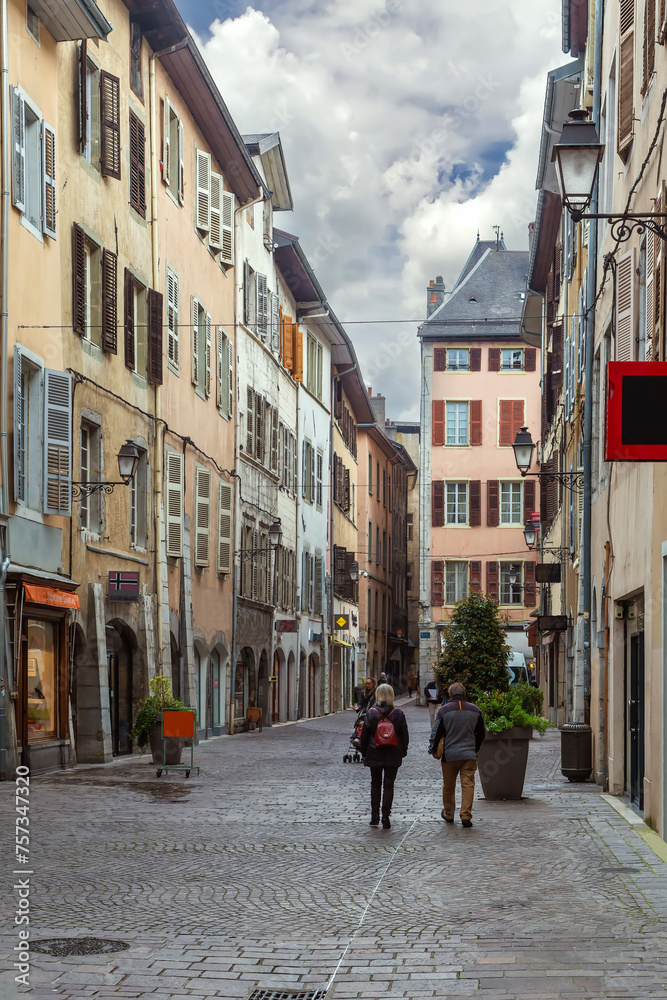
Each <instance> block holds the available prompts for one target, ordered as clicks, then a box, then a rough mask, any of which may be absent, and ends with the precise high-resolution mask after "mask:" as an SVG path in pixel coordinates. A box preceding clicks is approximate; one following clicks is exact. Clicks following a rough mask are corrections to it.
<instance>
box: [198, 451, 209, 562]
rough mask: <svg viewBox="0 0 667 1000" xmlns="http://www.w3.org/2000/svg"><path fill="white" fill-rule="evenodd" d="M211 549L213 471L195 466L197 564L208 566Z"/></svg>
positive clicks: (201, 466)
mask: <svg viewBox="0 0 667 1000" xmlns="http://www.w3.org/2000/svg"><path fill="white" fill-rule="evenodd" d="M210 549H211V473H210V471H209V469H207V468H205V467H204V466H203V465H197V466H195V565H196V566H208V564H209V560H210Z"/></svg>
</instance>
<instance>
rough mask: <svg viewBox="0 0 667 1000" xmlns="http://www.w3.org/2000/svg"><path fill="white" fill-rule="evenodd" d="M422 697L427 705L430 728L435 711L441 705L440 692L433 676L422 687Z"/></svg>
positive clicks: (433, 720)
mask: <svg viewBox="0 0 667 1000" xmlns="http://www.w3.org/2000/svg"><path fill="white" fill-rule="evenodd" d="M424 697H425V698H426V704H427V705H428V710H429V714H430V716H431V729H433V723H434V722H435V713H436V712H437V710H438V708H439V706H440V705H442V695H441V694H440V690H439V688H438V684H437V682H436V680H435V678H433V680H431V681H429V682H428V684H427V685H426V687H425V688H424Z"/></svg>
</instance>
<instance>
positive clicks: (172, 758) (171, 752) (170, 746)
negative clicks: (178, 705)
mask: <svg viewBox="0 0 667 1000" xmlns="http://www.w3.org/2000/svg"><path fill="white" fill-rule="evenodd" d="M185 743H186V741H185V740H184V739H180V738H179V739H176V738H172V737H170V738H169V739H168V740H167V758H166V760H165V755H164V743H163V740H162V712H160V713H159V714H158V717H157V719H156V721H155V729H154V730H153V733H152V735H151V753H152V754H153V763H154V764H180V763H181V754H182V753H183V747H184V746H185Z"/></svg>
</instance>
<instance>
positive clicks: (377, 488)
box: [375, 462, 380, 500]
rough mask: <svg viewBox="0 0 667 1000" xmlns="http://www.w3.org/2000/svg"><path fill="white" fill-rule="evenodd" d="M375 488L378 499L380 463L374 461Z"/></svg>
mask: <svg viewBox="0 0 667 1000" xmlns="http://www.w3.org/2000/svg"><path fill="white" fill-rule="evenodd" d="M375 490H376V493H377V499H378V500H379V499H380V463H379V462H376V463H375Z"/></svg>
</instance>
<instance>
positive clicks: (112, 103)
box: [100, 70, 120, 180]
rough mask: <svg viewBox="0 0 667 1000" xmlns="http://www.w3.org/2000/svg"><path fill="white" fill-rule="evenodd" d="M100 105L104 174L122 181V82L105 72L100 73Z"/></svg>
mask: <svg viewBox="0 0 667 1000" xmlns="http://www.w3.org/2000/svg"><path fill="white" fill-rule="evenodd" d="M100 104H101V133H102V145H101V149H100V161H101V168H102V173H103V174H104V176H105V177H115V178H116V179H117V180H120V80H119V79H118V77H117V76H112V75H111V73H106V72H105V71H104V70H102V72H101V73H100Z"/></svg>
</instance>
